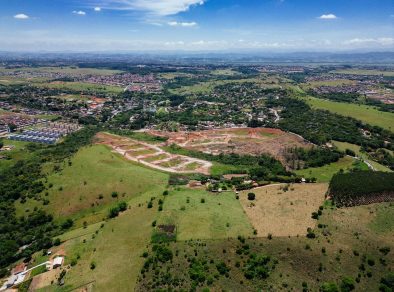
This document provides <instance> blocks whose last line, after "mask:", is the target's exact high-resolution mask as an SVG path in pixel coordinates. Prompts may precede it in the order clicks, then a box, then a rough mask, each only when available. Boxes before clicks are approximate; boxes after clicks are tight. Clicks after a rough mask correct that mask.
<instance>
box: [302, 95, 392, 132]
mask: <svg viewBox="0 0 394 292" xmlns="http://www.w3.org/2000/svg"><path fill="white" fill-rule="evenodd" d="M305 101H306V102H307V103H308V104H309V105H310V106H312V107H313V108H316V109H323V110H328V111H330V112H333V113H336V114H340V115H343V116H347V117H352V118H355V119H357V120H361V121H363V122H365V123H368V124H370V125H373V126H379V127H382V128H384V129H387V130H390V131H394V114H393V113H389V112H382V111H379V110H377V109H375V108H374V107H372V106H366V105H357V104H351V103H344V102H334V101H330V100H325V99H319V98H314V97H307V98H306V99H305Z"/></svg>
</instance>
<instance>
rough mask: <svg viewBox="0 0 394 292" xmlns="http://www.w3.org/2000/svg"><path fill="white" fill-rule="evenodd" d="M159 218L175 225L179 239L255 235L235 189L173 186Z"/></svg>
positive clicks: (162, 221) (159, 222) (164, 222)
mask: <svg viewBox="0 0 394 292" xmlns="http://www.w3.org/2000/svg"><path fill="white" fill-rule="evenodd" d="M202 200H204V201H202ZM157 222H158V225H160V224H165V225H168V224H173V225H175V226H176V228H177V239H178V240H189V239H219V238H222V239H224V238H228V237H237V236H238V235H243V236H252V235H253V228H252V225H251V224H250V222H249V220H248V218H247V216H246V214H245V213H244V211H243V209H242V206H241V204H240V203H239V200H237V199H236V197H235V194H234V193H233V192H225V193H221V194H214V193H210V192H206V191H204V190H191V189H180V190H173V191H171V192H170V194H169V195H168V196H167V197H166V198H165V201H164V207H163V211H162V212H160V215H159V217H158V220H157Z"/></svg>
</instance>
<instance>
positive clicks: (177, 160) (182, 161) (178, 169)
mask: <svg viewBox="0 0 394 292" xmlns="http://www.w3.org/2000/svg"><path fill="white" fill-rule="evenodd" d="M96 138H97V142H96V143H97V144H103V145H107V146H109V147H111V148H112V149H113V150H114V151H115V152H117V153H119V154H121V155H123V156H124V157H125V158H126V159H128V160H131V161H134V162H138V163H141V164H143V165H146V166H148V167H151V168H154V169H158V170H162V171H166V172H171V173H196V172H199V173H204V174H209V171H210V168H211V167H212V163H211V162H208V161H205V160H201V159H196V158H192V157H188V156H183V155H175V154H171V153H168V152H166V151H164V150H163V149H161V148H160V147H159V146H157V145H152V144H148V143H145V142H141V141H137V140H133V139H130V138H127V137H121V136H117V135H113V134H109V133H98V134H97V135H96Z"/></svg>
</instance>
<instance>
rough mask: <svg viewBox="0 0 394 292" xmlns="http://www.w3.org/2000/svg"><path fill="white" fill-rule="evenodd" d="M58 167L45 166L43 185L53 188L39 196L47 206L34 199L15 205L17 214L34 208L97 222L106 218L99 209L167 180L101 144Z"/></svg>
mask: <svg viewBox="0 0 394 292" xmlns="http://www.w3.org/2000/svg"><path fill="white" fill-rule="evenodd" d="M61 168H62V171H61V172H58V173H53V171H52V169H53V165H47V167H46V170H47V171H48V172H49V175H48V183H47V185H49V184H52V185H53V187H52V188H50V189H49V191H48V196H45V195H43V196H42V197H43V198H45V199H48V200H49V204H48V205H46V206H43V205H42V202H37V201H36V200H28V201H27V202H26V203H25V204H21V203H17V204H16V207H17V213H18V214H20V215H22V214H25V213H26V212H25V211H26V209H29V210H32V208H34V207H35V206H38V207H42V208H43V209H44V210H47V211H48V212H50V213H52V214H54V215H55V216H56V217H57V218H59V217H65V216H70V215H74V216H77V217H78V218H79V217H81V218H82V217H83V218H84V220H86V221H88V222H97V221H101V220H102V218H103V217H105V216H106V214H105V215H103V214H102V213H101V210H102V209H103V207H105V206H107V205H108V204H115V203H116V202H117V201H119V200H129V199H131V198H133V197H136V196H138V195H140V194H142V193H145V192H147V191H148V190H151V189H153V188H155V187H156V186H157V185H162V186H165V185H166V184H167V178H168V176H167V175H166V174H163V173H160V172H156V171H153V170H150V169H147V168H144V167H141V166H138V165H136V164H133V163H132V162H129V161H126V160H124V159H123V158H122V157H121V156H119V155H117V154H113V153H112V152H111V151H110V150H109V149H108V148H106V147H105V146H103V145H95V146H91V147H86V148H83V149H81V150H80V151H79V152H78V153H77V154H76V155H75V156H74V157H73V158H72V159H71V166H70V165H69V164H68V162H67V163H66V162H65V163H63V164H62V165H61ZM112 192H117V197H115V198H114V197H112V195H111V194H112ZM100 195H102V198H101V199H100V198H99V196H100ZM87 216H89V217H90V218H86V217H87Z"/></svg>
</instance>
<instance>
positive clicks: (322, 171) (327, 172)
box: [294, 156, 368, 182]
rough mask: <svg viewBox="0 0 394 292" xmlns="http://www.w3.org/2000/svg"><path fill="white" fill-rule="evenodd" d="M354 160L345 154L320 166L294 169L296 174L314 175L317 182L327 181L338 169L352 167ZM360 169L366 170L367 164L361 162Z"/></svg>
mask: <svg viewBox="0 0 394 292" xmlns="http://www.w3.org/2000/svg"><path fill="white" fill-rule="evenodd" d="M354 162H355V160H354V159H353V158H351V157H349V156H345V157H343V158H341V159H339V160H338V161H337V162H333V163H330V164H327V165H324V166H321V167H312V168H307V169H300V170H296V171H294V172H295V173H296V174H297V175H300V176H303V177H305V178H307V177H309V178H310V177H315V178H316V179H317V182H329V181H330V180H331V178H332V176H333V175H334V174H335V173H337V172H338V171H339V170H341V169H343V170H344V171H347V170H350V169H352V168H353V167H354V165H353V164H354ZM362 169H364V170H368V166H367V165H366V164H365V163H362Z"/></svg>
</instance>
